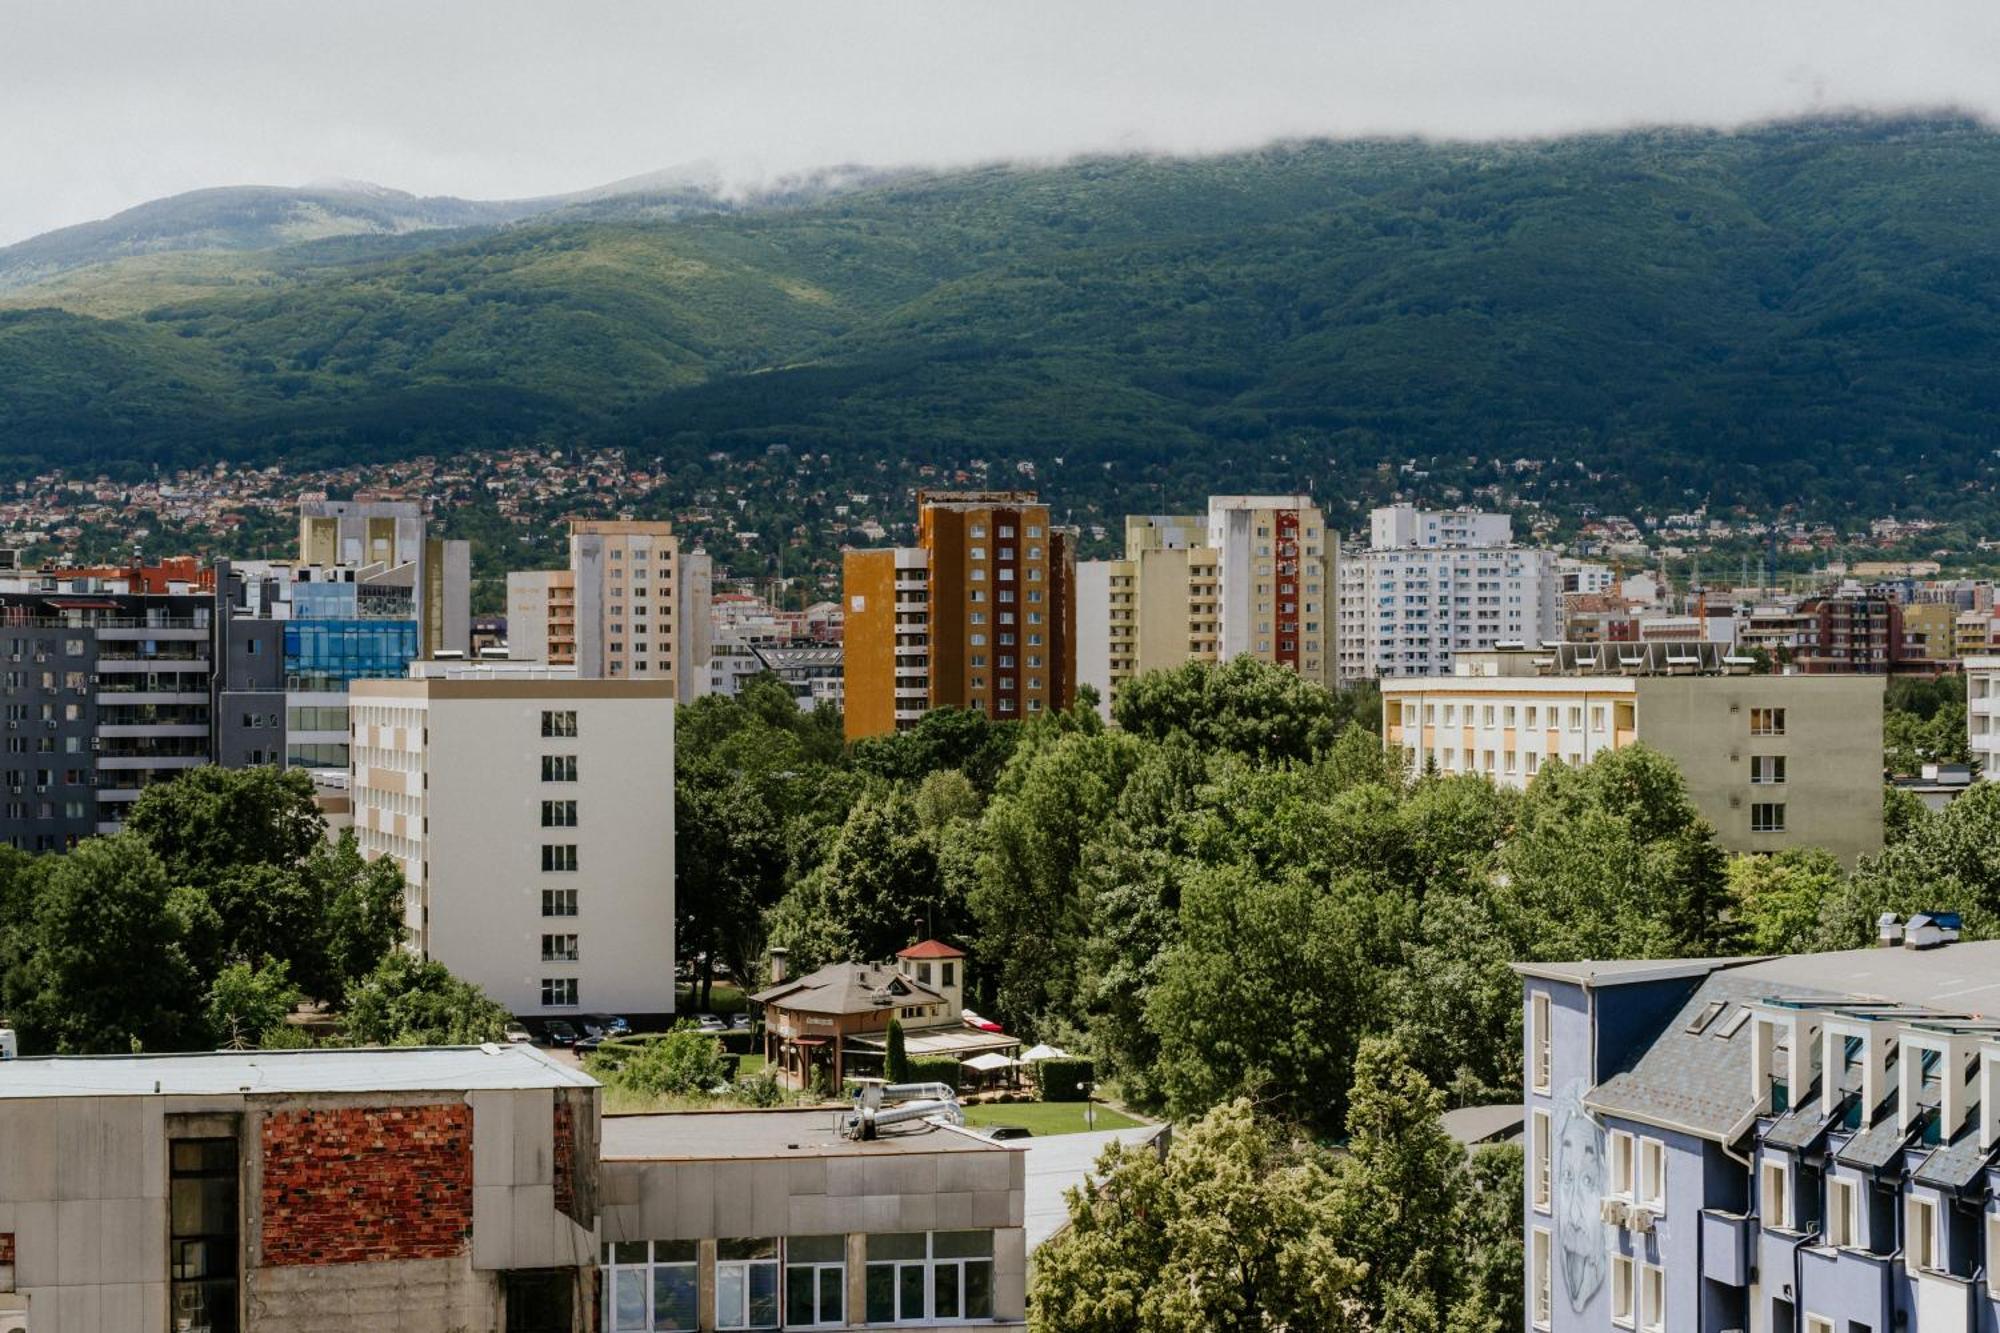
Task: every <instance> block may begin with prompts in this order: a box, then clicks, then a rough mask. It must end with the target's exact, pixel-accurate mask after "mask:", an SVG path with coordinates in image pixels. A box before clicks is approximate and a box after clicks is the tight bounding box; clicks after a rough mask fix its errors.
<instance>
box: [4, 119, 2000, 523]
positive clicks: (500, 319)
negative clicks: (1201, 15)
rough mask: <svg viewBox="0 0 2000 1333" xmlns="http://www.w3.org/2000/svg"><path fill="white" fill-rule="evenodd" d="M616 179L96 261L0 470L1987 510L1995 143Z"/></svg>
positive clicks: (1686, 138)
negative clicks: (461, 220) (500, 216)
mask: <svg viewBox="0 0 2000 1333" xmlns="http://www.w3.org/2000/svg"><path fill="white" fill-rule="evenodd" d="M654 185H655V186H656V187H657V189H656V190H655V193H657V194H658V195H659V196H661V197H663V198H666V199H671V198H672V197H673V195H674V191H675V190H677V189H686V190H692V191H694V192H695V193H697V194H699V193H700V190H701V187H700V185H699V183H698V182H697V183H695V184H692V185H689V184H685V183H676V182H673V181H666V182H655V183H654ZM341 197H342V198H356V197H357V196H354V195H343V196H341ZM647 197H648V190H647V189H644V188H641V189H635V190H632V191H629V192H625V193H617V192H614V193H613V194H612V195H609V196H606V197H603V198H598V199H585V200H575V199H572V200H571V201H569V202H568V203H566V204H565V205H564V206H563V207H562V208H559V209H554V210H550V211H547V212H543V213H540V214H537V215H535V216H533V217H528V218H521V219H515V220H512V221H510V222H508V224H507V225H504V226H488V227H485V228H484V229H482V230H477V231H472V232H467V233H463V234H452V233H440V238H439V239H440V243H438V244H434V245H426V246H425V247H424V248H422V249H416V250H410V251H407V252H385V251H384V249H382V248H381V247H382V246H383V245H385V244H386V243H388V242H393V241H395V240H396V239H397V238H396V237H394V236H386V237H385V236H365V237H347V238H336V239H333V240H324V241H318V242H314V243H312V244H309V245H297V244H293V245H289V246H280V247H278V248H274V249H267V250H263V251H254V252H236V253H233V254H225V255H207V256H202V257H201V260H202V262H203V263H205V264H208V265H211V266H212V268H211V270H209V271H206V272H204V273H201V274H196V275H193V276H191V275H190V271H189V270H187V269H185V268H183V269H179V270H176V271H173V272H160V271H151V270H144V269H135V268H134V267H132V265H133V264H134V263H135V262H137V261H134V260H131V259H127V260H121V261H119V262H118V263H113V264H110V265H104V266H100V267H99V268H96V269H91V270H85V271H80V272H77V273H72V274H69V275H67V276H66V277H65V278H64V279H62V280H60V281H58V282H57V283H55V284H53V285H49V284H45V285H43V286H41V287H36V288H30V289H26V290H23V291H18V292H15V293H14V294H13V295H12V296H11V297H10V298H9V299H8V301H7V304H8V305H9V306H10V307H11V308H9V309H6V310H0V466H26V465H30V464H33V463H36V462H44V461H48V460H63V459H68V460H73V461H88V462H89V463H91V464H93V465H99V466H116V465H119V464H128V463H135V462H151V461H172V460H187V459H197V458H211V457H214V456H215V455H217V454H225V455H229V456H235V457H242V458H247V459H271V458H279V457H284V458H296V459H307V458H352V457H367V456H370V455H371V454H387V453H392V452H398V453H399V452H408V451H414V450H433V451H449V450H452V449H455V448H462V447H468V446H472V445H477V444H490V443H500V442H508V441H516V440H538V439H551V438H562V439H566V440H580V441H590V442H609V443H621V444H626V445H629V446H632V447H636V448H640V449H644V450H652V451H656V452H659V453H661V454H662V455H664V456H665V457H666V458H667V460H668V462H669V464H670V465H673V464H676V463H694V462H698V461H699V460H700V459H702V458H704V457H705V456H706V455H707V454H708V453H710V452H713V451H717V450H721V451H725V452H729V451H736V452H747V451H760V452H761V451H762V450H764V449H765V448H766V447H768V446H771V445H775V444H785V445H788V446H791V447H794V448H803V449H811V450H814V451H816V452H818V451H823V452H828V453H830V454H833V455H836V456H839V457H842V458H845V459H848V460H851V465H852V467H853V468H854V470H855V472H856V474H857V476H858V475H860V474H862V473H865V472H866V471H868V470H869V469H871V468H873V467H874V466H876V465H877V464H881V465H883V466H890V465H894V466H897V467H904V466H911V465H915V464H917V463H923V462H933V463H940V464H946V465H954V464H956V465H962V464H963V462H964V461H965V460H967V459H969V458H975V457H976V458H989V459H1000V460H1020V461H1021V462H1023V463H1024V464H1026V465H1029V466H1033V467H1036V468H1038V469H1040V470H1041V471H1042V473H1043V475H1048V470H1049V469H1050V468H1052V467H1055V466H1056V465H1057V464H1056V462H1055V460H1057V459H1061V460H1064V461H1063V466H1064V467H1065V468H1066V471H1065V472H1064V473H1063V476H1064V477H1065V479H1066V481H1065V485H1067V486H1069V487H1071V488H1072V489H1074V490H1075V491H1077V492H1078V493H1080V494H1081V493H1084V492H1102V493H1106V494H1108V493H1110V492H1111V491H1113V490H1116V489H1118V488H1124V489H1125V490H1127V491H1128V492H1129V491H1130V490H1131V489H1132V488H1134V487H1144V488H1146V489H1145V492H1144V493H1145V494H1147V495H1148V496H1158V497H1159V500H1160V502H1163V503H1164V502H1166V501H1168V500H1169V499H1171V500H1173V501H1175V502H1179V503H1185V502H1187V501H1188V500H1189V499H1191V498H1193V497H1194V496H1196V495H1198V494H1200V493H1201V491H1202V489H1204V488H1207V487H1219V488H1224V489H1237V488H1248V487H1250V486H1252V485H1280V484H1282V485H1284V486H1285V487H1287V488H1289V487H1290V486H1292V485H1295V484H1298V483H1299V482H1301V481H1310V482H1313V483H1315V484H1316V485H1318V486H1319V487H1320V488H1321V489H1322V491H1323V493H1326V494H1329V495H1338V494H1343V493H1351V492H1353V491H1354V489H1355V488H1356V487H1358V486H1359V485H1360V484H1361V479H1362V478H1364V477H1372V476H1373V475H1375V473H1376V470H1377V469H1379V468H1383V467H1388V468H1390V469H1391V470H1392V471H1393V470H1394V469H1395V468H1396V467H1398V466H1400V465H1402V464H1403V463H1405V462H1406V461H1408V460H1412V459H1420V460H1424V464H1425V465H1424V467H1423V468H1422V469H1420V470H1426V471H1430V472H1432V473H1433V474H1434V478H1433V479H1434V480H1448V481H1468V482H1476V481H1479V480H1482V479H1485V474H1484V472H1482V471H1481V469H1482V468H1484V467H1485V466H1486V463H1485V461H1483V460H1492V459H1508V460H1512V459H1517V458H1519V459H1530V460H1536V461H1538V462H1539V463H1541V464H1544V465H1547V464H1551V463H1553V465H1554V466H1553V467H1552V468H1550V469H1549V475H1550V476H1555V477H1561V478H1563V479H1564V480H1562V482H1561V486H1562V488H1563V495H1564V497H1565V502H1566V503H1575V504H1583V503H1591V504H1598V505H1625V504H1640V503H1645V504H1671V505H1673V506H1674V507H1677V508H1678V507H1684V506H1683V501H1684V500H1685V499H1687V498H1688V497H1696V498H1701V499H1707V500H1710V501H1711V502H1713V503H1716V504H1730V503H1741V504H1745V505H1749V506H1753V507H1759V508H1763V509H1768V508H1773V507H1776V506H1780V505H1787V504H1805V505H1806V506H1807V507H1809V508H1811V507H1820V508H1827V507H1831V508H1841V507H1848V508H1851V507H1853V506H1857V505H1859V506H1872V507H1873V508H1871V509H1869V510H1868V512H1881V511H1883V510H1885V509H1895V510H1896V511H1897V512H1915V511H1918V510H1920V509H1924V508H1929V509H1932V510H1938V509H1954V510H1956V511H1964V512H1968V513H1977V514H1979V515H1982V516H1984V515H1989V514H1994V511H1995V510H1996V509H2000V504H1996V502H1995V500H1994V485H1995V481H1996V478H1995V474H1994V450H1995V449H1996V447H2000V380H1996V379H1995V377H1994V376H1993V375H1992V373H1991V367H1992V366H1993V365H1994V364H1996V357H1997V356H2000V243H1996V240H1995V235H1994V232H1993V229H1992V226H1991V219H1992V218H1993V217H1994V216H1996V215H2000V135H1996V134H1994V133H1993V132H1992V131H1990V130H1988V129H1986V128H1984V127H1982V126H1980V125H1977V124H1973V123H1970V122H1965V121H1958V120H1943V119H1931V120H1895V121H1868V120H1846V121H1821V122H1802V123H1788V124H1781V125H1772V126H1766V127H1761V128H1758V129H1754V130H1748V131H1743V132H1738V133H1715V132H1703V131H1681V130H1673V131H1668V130H1661V131H1647V132H1634V133H1628V134H1617V135H1598V136H1586V137H1578V138H1571V139H1562V140H1554V141H1548V142H1537V143H1516V144H1464V143H1459V144H1449V143H1447V144H1439V143H1421V142H1415V141H1366V142H1341V143H1321V142H1315V143H1297V144H1286V145H1277V146H1273V147H1271V148H1268V149H1265V150H1262V151H1259V152H1254V153H1243V154H1236V155H1231V156H1223V157H1212V158H1202V159H1188V160H1180V159H1169V158H1151V157H1131V158H1106V159H1092V160H1085V161H1078V162H1073V163H1069V164H1066V165H1063V166H1058V167H1047V168H1032V169H1031V168H1017V167H1006V166H995V167H989V168H984V169H979V170H970V171H959V172H928V173H922V172H909V173H900V174H895V175H888V176H879V177H878V176H873V175H870V174H868V173H850V174H847V175H837V176H835V177H833V178H830V179H828V180H825V181H820V182H816V183H815V182H809V183H807V185H806V186H804V187H803V188H801V189H800V190H799V191H798V194H797V197H796V198H788V197H785V196H783V195H782V194H781V193H775V192H771V191H766V192H765V193H764V194H762V195H760V196H759V197H758V201H757V203H758V206H756V207H742V206H738V205H736V204H733V203H730V202H727V201H723V202H721V203H718V205H717V206H715V207H712V208H707V209H685V210H682V211H680V212H678V213H673V212H672V207H671V205H666V206H664V207H665V209H666V211H667V212H668V213H672V215H671V216H663V215H662V214H661V213H660V212H656V211H653V210H652V209H651V207H650V206H646V205H639V206H629V205H628V204H620V203H618V202H617V201H618V200H621V199H623V200H627V201H630V200H643V199H645V198H647ZM163 202H165V203H173V202H174V201H163ZM353 207H355V208H356V209H359V208H361V207H362V205H361V204H360V203H356V204H354V205H353ZM593 210H594V211H593ZM244 234H246V235H248V234H249V233H244ZM27 244H30V245H32V244H34V242H29V243H27ZM16 248H17V249H18V247H16ZM91 282H96V283H97V284H98V285H96V286H94V287H92V286H90V285H89V283H91ZM66 283H67V284H69V285H67V286H66V285H65V284H66ZM1475 465H1477V466H1475ZM1154 488H1157V489H1154ZM1107 512H1118V510H1117V509H1116V508H1111V509H1109V510H1108V511H1107ZM1995 516H2000V515H1995Z"/></svg>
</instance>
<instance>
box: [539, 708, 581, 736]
mask: <svg viewBox="0 0 2000 1333" xmlns="http://www.w3.org/2000/svg"><path fill="white" fill-rule="evenodd" d="M542 735H544V736H574V735H576V712H575V710H574V709H566V710H564V711H562V712H548V711H546V710H544V711H543V713H542Z"/></svg>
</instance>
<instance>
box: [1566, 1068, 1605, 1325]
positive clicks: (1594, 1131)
mask: <svg viewBox="0 0 2000 1333" xmlns="http://www.w3.org/2000/svg"><path fill="white" fill-rule="evenodd" d="M1583 1090H1584V1085H1583V1083H1582V1082H1581V1081H1578V1082H1575V1083H1572V1084H1570V1085H1569V1086H1568V1087H1566V1088H1564V1089H1563V1090H1562V1092H1561V1093H1560V1094H1559V1095H1558V1096H1557V1098H1556V1112H1555V1117H1556V1160H1555V1196H1556V1197H1555V1199H1554V1200H1553V1202H1554V1204H1555V1214H1556V1257H1557V1259H1558V1261H1559V1262H1560V1263H1561V1265H1562V1280H1563V1291H1564V1292H1565V1293H1566V1294H1567V1295H1568V1296H1569V1308H1570V1309H1571V1310H1573V1311H1575V1312H1577V1313H1579V1314H1581V1313H1582V1312H1583V1308H1584V1307H1585V1306H1586V1305H1588V1304H1590V1298H1591V1297H1593V1296H1595V1295H1596V1294H1597V1290H1598V1288H1599V1287H1601V1286H1603V1285H1604V1270H1605V1267H1606V1260H1605V1246H1604V1223H1603V1220H1602V1218H1601V1216H1600V1214H1599V1212H1598V1208H1599V1203H1600V1201H1601V1200H1602V1199H1603V1198H1604V1127H1603V1126H1602V1125H1599V1124H1598V1123H1597V1122H1596V1121H1595V1120H1592V1119H1591V1118H1590V1112H1588V1111H1586V1110H1584V1109H1583Z"/></svg>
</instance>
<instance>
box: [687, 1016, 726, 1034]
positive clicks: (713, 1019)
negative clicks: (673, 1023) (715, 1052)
mask: <svg viewBox="0 0 2000 1333" xmlns="http://www.w3.org/2000/svg"><path fill="white" fill-rule="evenodd" d="M694 1025H695V1026H696V1027H698V1028H700V1029H701V1030H702V1031H703V1032H727V1031H729V1024H727V1023H725V1022H723V1021H722V1019H721V1017H720V1016H718V1015H716V1014H696V1015H695V1016H694Z"/></svg>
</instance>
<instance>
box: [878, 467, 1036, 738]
mask: <svg viewBox="0 0 2000 1333" xmlns="http://www.w3.org/2000/svg"><path fill="white" fill-rule="evenodd" d="M917 506H918V511H917V545H916V546H915V547H904V548H892V549H884V550H873V551H849V552H848V553H847V554H846V557H845V560H844V563H843V569H842V583H843V595H844V597H845V599H846V630H845V635H846V648H847V654H846V662H845V682H844V689H845V696H846V730H847V736H848V738H849V739H850V740H858V739H860V738H862V737H865V736H876V735H881V734H884V733H886V732H889V731H894V730H898V729H901V728H905V727H911V726H915V725H916V723H917V720H918V719H919V718H921V717H922V716H923V715H924V714H925V713H926V712H928V711H929V710H931V709H933V708H974V709H978V710H979V711H981V712H984V713H986V714H987V715H988V716H989V717H993V718H996V719H999V720H1003V721H1005V720H1012V719H1019V718H1023V717H1032V716H1034V715H1036V714H1038V713H1042V712H1045V711H1051V710H1058V709H1063V708H1067V707H1069V705H1070V701H1071V699H1072V697H1073V695H1074V693H1075V680H1076V640H1075V635H1076V557H1075V547H1074V545H1073V543H1072V539H1071V534H1070V533H1069V532H1067V531H1066V530H1064V529H1061V528H1058V527H1055V526H1054V525H1052V524H1051V523H1050V521H1049V510H1048V506H1047V505H1045V504H1042V503H1040V502H1039V501H1038V500H1037V499H1036V498H1035V496H1034V495H1033V494H1032V493H1029V492H1026V491H940V492H919V494H918V496H917Z"/></svg>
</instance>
